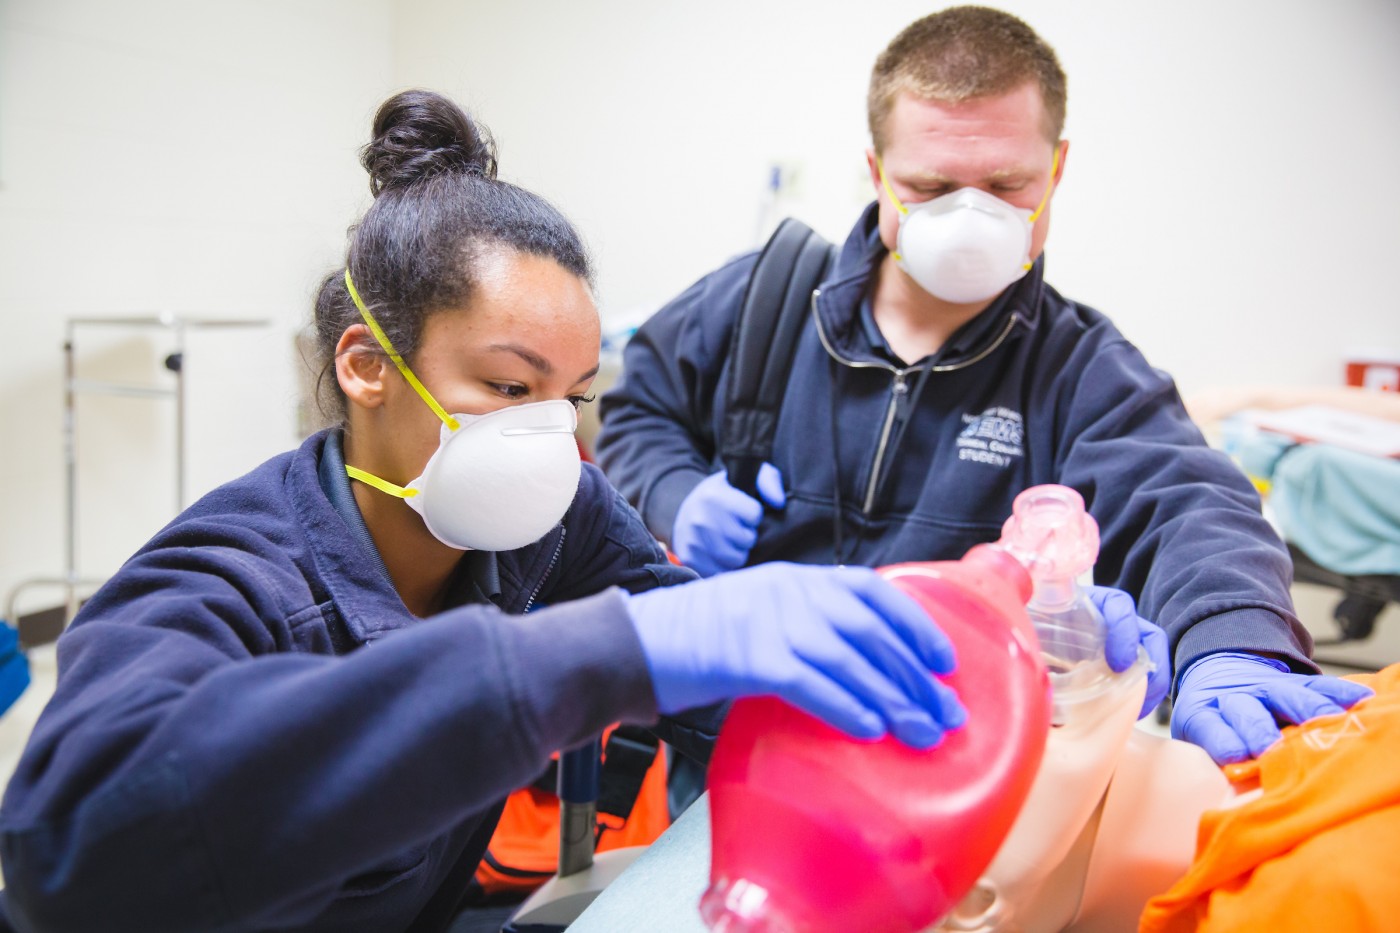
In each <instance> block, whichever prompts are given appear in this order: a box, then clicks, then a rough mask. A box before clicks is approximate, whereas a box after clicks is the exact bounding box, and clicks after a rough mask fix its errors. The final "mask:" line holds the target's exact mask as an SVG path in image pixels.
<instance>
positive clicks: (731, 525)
mask: <svg viewBox="0 0 1400 933" xmlns="http://www.w3.org/2000/svg"><path fill="white" fill-rule="evenodd" d="M758 494H759V496H761V497H762V500H763V501H761V502H760V501H759V500H758V499H755V498H753V497H752V496H750V495H748V494H747V493H745V492H742V491H741V490H738V489H735V488H734V487H733V486H731V485H729V478H728V477H727V476H726V475H725V474H724V471H723V470H721V471H720V472H718V473H712V474H711V475H709V476H707V477H705V478H704V479H703V480H701V481H700V484H699V485H698V486H696V487H695V488H694V489H692V490H691V491H690V495H688V496H686V497H685V499H684V500H683V501H682V502H681V506H680V508H679V509H677V510H676V521H675V525H674V527H673V529H672V532H671V550H672V551H673V552H675V555H676V557H678V558H679V559H680V561H681V563H683V564H685V565H686V566H687V567H689V568H690V569H691V570H694V571H695V572H696V573H698V574H700V576H702V577H712V576H714V575H715V574H717V573H723V572H725V571H726V570H737V569H738V568H740V567H742V566H744V563H745V561H747V560H748V558H749V551H751V550H753V546H754V542H755V541H757V540H758V523H759V521H761V520H762V518H763V509H764V506H767V507H768V508H772V509H781V508H782V507H783V506H784V505H786V504H787V494H786V493H785V492H784V491H783V475H782V474H781V473H779V472H778V468H777V467H775V466H773V464H771V463H765V464H763V466H762V467H760V468H759V471H758Z"/></svg>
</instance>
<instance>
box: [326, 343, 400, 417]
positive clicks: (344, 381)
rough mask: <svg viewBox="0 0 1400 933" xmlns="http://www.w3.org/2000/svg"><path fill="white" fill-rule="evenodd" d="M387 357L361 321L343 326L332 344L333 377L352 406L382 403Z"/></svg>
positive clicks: (387, 364) (372, 406) (375, 406)
mask: <svg viewBox="0 0 1400 933" xmlns="http://www.w3.org/2000/svg"><path fill="white" fill-rule="evenodd" d="M388 370H389V359H388V358H387V357H386V356H385V355H384V353H383V351H382V350H380V349H379V344H378V343H376V342H375V339H374V335H373V334H371V333H370V330H369V328H368V327H366V326H365V325H363V324H352V325H350V326H349V327H347V328H345V333H343V334H341V335H340V340H339V341H338V342H337V343H336V345H335V378H336V381H337V382H339V383H340V390H341V391H342V392H344V393H345V398H346V399H347V400H349V402H350V403H351V404H353V405H358V406H359V407H361V408H378V407H379V406H380V405H382V404H384V380H385V378H386V377H387V375H388Z"/></svg>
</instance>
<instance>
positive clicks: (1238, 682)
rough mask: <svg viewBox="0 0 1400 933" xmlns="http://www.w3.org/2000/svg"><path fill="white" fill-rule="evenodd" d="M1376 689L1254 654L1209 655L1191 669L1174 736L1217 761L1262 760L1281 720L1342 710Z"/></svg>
mask: <svg viewBox="0 0 1400 933" xmlns="http://www.w3.org/2000/svg"><path fill="white" fill-rule="evenodd" d="M1372 693H1374V691H1373V690H1371V688H1369V687H1363V686H1362V685H1361V684H1357V683H1352V682H1351V681H1349V680H1341V679H1340V678H1337V677H1328V676H1326V675H1323V674H1294V673H1290V672H1289V670H1288V668H1287V667H1286V666H1284V664H1283V662H1282V661H1274V660H1272V659H1270V658H1264V657H1260V656H1259V655H1253V654H1236V653H1231V652H1222V653H1220V654H1211V655H1206V656H1205V657H1204V658H1201V659H1200V660H1199V661H1197V662H1196V663H1195V664H1192V665H1191V666H1190V667H1189V668H1187V670H1186V673H1185V674H1184V675H1183V676H1182V678H1181V689H1180V690H1178V691H1177V695H1176V703H1175V704H1174V705H1173V708H1172V738H1176V739H1185V740H1186V741H1188V742H1194V743H1196V744H1197V745H1199V746H1201V747H1202V748H1204V749H1205V750H1206V751H1207V752H1209V753H1210V757H1212V758H1214V759H1215V761H1216V764H1222V765H1224V764H1229V763H1231V762H1235V761H1244V760H1245V759H1246V758H1257V757H1259V755H1261V754H1263V753H1264V751H1265V749H1267V748H1268V747H1269V746H1270V745H1272V744H1274V743H1275V742H1277V741H1278V740H1279V739H1280V738H1281V737H1282V735H1283V734H1282V733H1281V732H1280V731H1279V727H1278V723H1277V722H1276V721H1275V720H1276V719H1281V720H1283V721H1284V722H1290V723H1303V722H1307V721H1308V720H1309V719H1312V718H1313V717H1315V716H1328V715H1332V714H1335V713H1340V712H1342V711H1343V710H1344V709H1345V708H1347V707H1349V706H1351V705H1352V704H1353V703H1355V702H1357V701H1358V700H1364V699H1365V698H1366V697H1368V696H1370V695H1371V694H1372Z"/></svg>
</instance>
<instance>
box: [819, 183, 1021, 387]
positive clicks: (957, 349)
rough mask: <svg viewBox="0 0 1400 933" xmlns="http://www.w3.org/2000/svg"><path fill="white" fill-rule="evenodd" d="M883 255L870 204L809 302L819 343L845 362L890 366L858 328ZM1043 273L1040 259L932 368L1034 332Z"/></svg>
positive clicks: (875, 211) (882, 350)
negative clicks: (1017, 329)
mask: <svg viewBox="0 0 1400 933" xmlns="http://www.w3.org/2000/svg"><path fill="white" fill-rule="evenodd" d="M888 252H889V251H888V250H887V249H885V245H884V243H882V242H881V241H880V230H879V204H878V203H877V202H872V203H871V204H870V205H869V206H868V207H866V209H865V211H864V212H863V213H862V214H861V216H860V219H859V220H858V221H856V225H855V227H854V228H853V229H852V230H851V233H850V236H848V237H847V238H846V242H845V243H844V244H842V246H841V249H840V251H839V252H838V253H837V256H836V262H835V264H834V265H833V268H832V271H831V274H830V275H829V276H828V277H827V279H826V281H824V282H823V283H822V285H821V288H820V290H819V293H818V295H817V297H816V300H815V302H814V306H815V313H816V315H817V317H818V323H819V324H820V326H821V328H822V335H823V338H824V339H825V340H826V342H827V344H828V346H829V348H830V349H831V350H832V352H833V353H834V355H836V356H837V357H838V358H839V359H841V360H842V361H844V362H847V363H857V364H871V363H873V364H876V365H880V366H890V365H892V364H891V362H890V359H889V356H888V351H887V348H886V347H884V346H883V345H882V344H883V342H882V343H881V344H876V343H874V342H873V341H872V339H871V336H872V335H871V334H870V333H869V328H866V327H864V326H862V322H861V306H862V304H863V303H865V302H866V301H868V299H869V295H870V291H871V288H872V286H873V283H874V281H875V273H876V271H877V269H878V268H879V265H880V263H881V262H882V261H883V260H884V258H885V256H886V255H887V254H888ZM1044 269H1045V256H1044V254H1042V255H1041V256H1040V257H1039V258H1037V259H1036V261H1035V263H1034V264H1033V265H1032V266H1031V268H1030V271H1028V272H1027V273H1026V274H1025V275H1024V276H1022V277H1021V279H1019V280H1018V281H1017V282H1015V283H1013V284H1012V285H1011V286H1009V287H1008V288H1007V289H1006V291H1004V292H1002V293H1001V295H1000V296H998V297H997V299H996V300H995V301H993V302H992V303H991V304H990V305H988V306H987V308H986V310H984V311H983V312H982V313H981V314H979V315H977V317H975V318H973V319H972V320H971V321H968V322H967V323H966V324H964V325H963V326H962V327H960V328H958V330H957V331H956V332H954V334H953V335H952V337H950V338H949V340H948V344H947V345H946V347H945V348H944V350H942V351H940V353H939V355H938V359H937V361H936V362H937V364H938V365H949V366H960V365H965V364H966V363H968V362H970V361H974V360H976V359H977V358H978V357H979V356H981V355H983V354H985V353H986V352H987V351H988V349H989V348H990V347H992V346H993V345H994V344H995V343H996V342H998V341H999V340H1001V339H1003V336H1004V334H1005V333H1006V330H1007V327H1008V326H1013V327H1014V326H1016V325H1020V326H1024V327H1033V326H1035V324H1036V322H1037V320H1038V318H1039V313H1040V311H1039V309H1040V303H1041V298H1042V295H1043V292H1044V288H1045V280H1044ZM1013 315H1014V319H1013ZM912 362H920V361H912Z"/></svg>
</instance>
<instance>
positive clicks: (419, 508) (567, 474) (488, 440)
mask: <svg viewBox="0 0 1400 933" xmlns="http://www.w3.org/2000/svg"><path fill="white" fill-rule="evenodd" d="M345 284H346V286H347V287H348V288H349V290H350V297H351V298H352V299H353V300H354V302H355V306H356V307H357V308H359V309H360V314H361V315H363V316H364V319H365V323H366V324H368V325H369V328H370V330H371V331H372V332H373V333H374V336H375V338H376V339H377V340H378V341H379V344H380V346H382V347H383V348H384V351H385V352H386V353H388V354H389V357H390V359H392V360H393V361H394V365H395V366H397V367H398V369H399V372H401V373H402V374H403V377H404V379H406V380H407V381H408V383H409V385H411V386H412V387H413V389H414V390H415V391H416V392H417V393H418V394H419V396H420V397H422V399H423V401H424V402H426V403H427V404H428V406H429V407H430V408H432V410H433V411H434V412H435V413H436V414H437V416H438V417H439V418H440V419H441V420H442V429H441V433H440V437H439V441H438V449H437V450H435V451H434V452H433V455H432V456H431V457H430V458H428V462H427V464H426V465H425V466H424V467H423V473H422V475H421V476H419V477H418V478H417V479H414V480H413V481H412V482H410V483H409V484H408V485H407V486H397V485H395V484H394V483H391V482H389V481H388V480H384V479H381V478H379V477H377V476H374V475H373V474H370V473H367V472H365V471H364V470H361V469H359V468H357V467H353V466H349V465H348V464H347V465H346V467H345V472H346V474H347V475H349V476H350V478H351V479H356V480H359V481H360V482H363V483H366V484H368V485H370V486H373V487H374V488H375V489H378V490H380V491H381V492H385V493H388V494H389V495H391V496H397V497H398V498H401V499H403V500H404V501H405V502H407V503H408V505H409V507H410V508H412V509H413V510H414V511H415V512H417V513H418V514H419V515H421V516H422V517H423V524H424V525H426V526H427V528H428V531H429V532H431V533H432V535H433V537H435V538H437V539H438V540H439V541H441V542H442V543H443V544H446V545H447V546H448V547H453V548H457V549H459V550H478V551H511V550H514V549H515V548H519V547H524V546H525V545H527V544H533V543H534V542H536V541H538V540H539V539H540V538H542V537H544V536H545V534H546V533H547V532H548V531H549V529H551V528H553V527H554V526H555V525H557V524H558V523H559V520H560V519H561V518H563V517H564V513H565V512H567V511H568V509H569V504H570V503H572V502H573V501H574V495H575V494H576V493H577V492H578V482H579V473H580V470H581V465H580V460H579V452H578V444H577V442H576V441H575V440H574V429H575V428H577V427H578V412H577V411H576V410H575V408H574V405H573V403H572V402H569V401H567V400H564V399H556V400H553V401H548V402H532V403H530V404H526V405H512V406H510V407H508V408H502V409H500V410H498V411H493V412H490V413H488V414H484V415H465V414H457V415H449V414H448V413H447V412H446V411H445V410H443V408H442V406H441V405H439V404H438V403H437V400H436V399H434V398H433V396H432V394H431V393H429V392H428V390H427V389H426V388H425V387H424V386H423V384H422V383H421V382H419V381H418V378H417V377H416V376H415V375H414V374H413V371H412V370H410V369H409V368H408V364H406V363H405V362H404V361H403V358H402V357H400V356H399V355H398V353H397V352H395V351H394V348H393V346H392V345H391V344H390V343H389V338H388V336H386V335H385V333H384V331H383V330H382V329H381V328H380V327H379V324H378V322H376V321H375V320H374V316H373V315H371V314H370V313H369V309H368V308H366V307H365V305H364V302H363V301H361V300H360V296H359V293H358V292H356V291H355V286H354V284H353V283H352V282H351V281H350V271H349V270H348V269H347V270H346V272H345Z"/></svg>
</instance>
